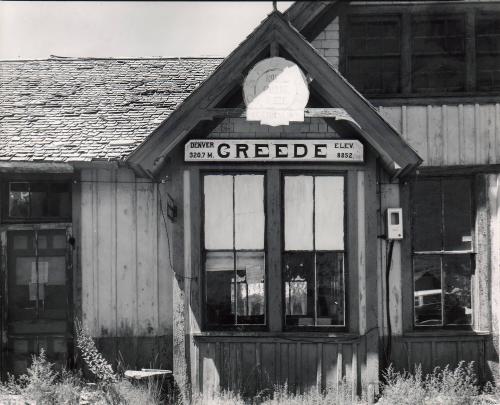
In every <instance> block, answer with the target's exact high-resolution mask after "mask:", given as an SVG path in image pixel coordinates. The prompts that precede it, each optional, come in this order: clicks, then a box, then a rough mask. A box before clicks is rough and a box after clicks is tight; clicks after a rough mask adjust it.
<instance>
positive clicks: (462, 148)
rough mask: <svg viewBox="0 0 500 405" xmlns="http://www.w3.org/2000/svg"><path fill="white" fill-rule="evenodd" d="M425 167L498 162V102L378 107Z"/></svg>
mask: <svg viewBox="0 0 500 405" xmlns="http://www.w3.org/2000/svg"><path fill="white" fill-rule="evenodd" d="M379 111H380V113H381V114H382V116H383V117H385V118H386V119H387V121H389V122H390V123H391V124H392V125H393V126H394V127H395V128H396V129H397V130H398V131H399V132H400V134H401V135H402V137H403V138H404V139H405V140H406V141H407V142H408V143H409V144H410V145H411V146H412V147H413V148H414V149H415V150H416V151H417V153H418V154H419V155H420V157H421V158H422V159H424V162H423V165H424V166H455V165H483V164H499V163H500V104H459V105H432V106H431V105H427V106H397V107H379Z"/></svg>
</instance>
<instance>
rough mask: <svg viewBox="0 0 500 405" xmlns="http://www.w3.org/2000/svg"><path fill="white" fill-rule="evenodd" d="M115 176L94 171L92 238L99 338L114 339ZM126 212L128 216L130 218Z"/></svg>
mask: <svg viewBox="0 0 500 405" xmlns="http://www.w3.org/2000/svg"><path fill="white" fill-rule="evenodd" d="M115 176H116V173H115V172H114V171H112V170H108V169H98V170H97V182H98V183H97V184H96V190H95V192H96V197H97V229H96V231H95V234H94V237H95V238H96V239H97V240H98V244H97V251H96V252H95V254H96V255H97V275H98V280H97V285H96V293H97V295H98V302H99V336H102V337H105V336H116V333H117V330H116V326H117V320H118V317H120V316H121V315H122V313H119V314H117V308H116V287H117V282H116V273H115V270H116V267H115V264H116V262H115V257H116V255H117V254H119V252H117V251H116V242H115V238H116V233H115V227H116V215H115V206H114V202H115ZM133 215H134V214H133V213H130V216H133ZM134 309H135V308H134Z"/></svg>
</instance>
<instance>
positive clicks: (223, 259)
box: [203, 174, 266, 327]
mask: <svg viewBox="0 0 500 405" xmlns="http://www.w3.org/2000/svg"><path fill="white" fill-rule="evenodd" d="M203 189H204V256H205V258H204V260H205V264H204V267H205V303H206V304H205V305H206V307H205V309H206V322H207V326H208V327H224V326H225V327H228V326H236V325H263V324H265V313H266V308H265V307H266V302H265V293H264V291H265V290H264V283H265V268H266V263H265V251H264V233H265V212H264V176H263V175H257V174H236V175H225V174H224V175H222V174H213V175H212V174H210V175H208V174H207V175H205V176H204V178H203Z"/></svg>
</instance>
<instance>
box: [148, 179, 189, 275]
mask: <svg viewBox="0 0 500 405" xmlns="http://www.w3.org/2000/svg"><path fill="white" fill-rule="evenodd" d="M155 183H156V188H157V192H158V200H159V203H160V213H161V216H162V218H163V225H164V226H165V233H166V234H167V248H168V261H169V263H170V268H171V269H172V272H173V273H174V275H175V276H176V277H179V278H182V279H185V280H197V279H198V277H188V276H185V275H183V274H179V273H177V272H176V271H175V268H174V263H173V261H172V248H171V244H170V233H169V231H168V226H167V218H165V210H164V209H163V199H162V195H161V190H160V184H164V183H162V182H155Z"/></svg>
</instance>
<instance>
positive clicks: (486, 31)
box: [476, 13, 500, 90]
mask: <svg viewBox="0 0 500 405" xmlns="http://www.w3.org/2000/svg"><path fill="white" fill-rule="evenodd" d="M476 52H477V54H476V71H477V73H476V80H477V88H478V89H479V90H499V89H500V14H499V13H497V14H482V15H478V16H477V17H476Z"/></svg>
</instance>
